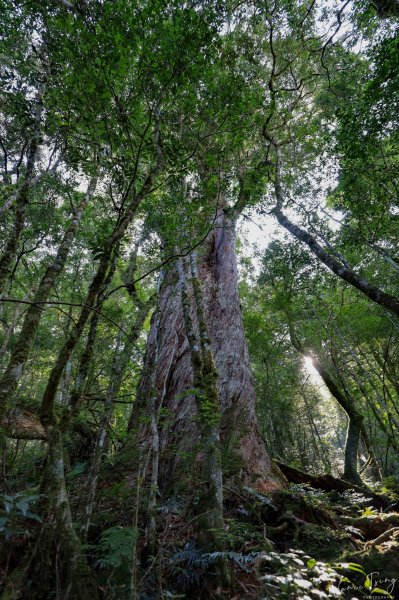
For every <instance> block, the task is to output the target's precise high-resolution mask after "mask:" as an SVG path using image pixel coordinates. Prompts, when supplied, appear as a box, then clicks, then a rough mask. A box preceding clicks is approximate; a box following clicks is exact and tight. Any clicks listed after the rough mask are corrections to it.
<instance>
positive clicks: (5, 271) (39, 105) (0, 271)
mask: <svg viewBox="0 0 399 600" xmlns="http://www.w3.org/2000/svg"><path fill="white" fill-rule="evenodd" d="M43 94H44V85H43V86H42V89H40V90H39V92H38V94H37V98H36V109H35V117H34V128H33V135H32V138H31V140H30V143H29V150H28V157H27V162H26V172H25V177H24V181H23V184H22V185H21V187H20V189H19V191H18V193H17V195H16V199H15V207H14V211H15V218H14V226H13V229H12V231H11V234H10V237H9V239H8V241H7V243H6V245H5V248H4V251H3V254H2V256H1V257H0V296H1V294H2V293H3V291H4V287H5V285H6V283H7V278H8V275H9V273H10V268H11V264H12V262H13V260H14V259H15V256H16V253H17V249H18V243H19V239H20V237H21V233H22V231H23V227H24V219H25V212H26V207H27V205H28V203H29V195H30V188H31V183H32V180H33V173H34V169H35V165H36V160H37V154H38V150H39V139H40V130H41V118H42V113H43Z"/></svg>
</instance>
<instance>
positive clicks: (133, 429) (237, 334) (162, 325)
mask: <svg viewBox="0 0 399 600" xmlns="http://www.w3.org/2000/svg"><path fill="white" fill-rule="evenodd" d="M235 245H236V240H235V220H234V219H233V218H232V217H231V215H230V212H229V210H228V209H227V208H224V207H220V208H219V212H218V215H217V219H216V222H215V226H214V227H213V229H212V231H211V232H210V234H209V236H208V238H207V240H206V244H205V247H204V248H203V252H202V253H201V255H200V256H199V261H198V280H199V282H200V284H201V289H202V295H203V311H204V318H205V321H206V324H207V328H208V331H209V340H210V348H211V350H212V354H213V356H214V362H215V368H216V371H217V392H218V400H219V403H220V412H221V417H220V442H221V451H222V462H223V468H224V476H225V478H227V479H228V478H229V477H230V476H233V475H235V476H236V477H239V479H240V480H241V481H243V482H245V483H247V484H250V485H255V486H256V487H257V488H258V489H259V490H263V491H271V490H274V489H278V488H280V487H282V486H284V485H285V484H286V480H285V478H284V476H283V475H282V474H281V473H280V471H279V469H278V468H276V467H275V466H274V464H273V463H272V461H271V460H270V458H269V456H268V454H267V452H266V449H265V446H264V442H263V439H262V437H261V435H260V432H259V428H258V423H257V416H256V398H255V390H254V381H253V377H252V373H251V369H250V364H249V356H248V348H247V342H246V339H245V335H244V327H243V321H242V315H241V309H240V301H239V296H238V290H237V279H238V277H237V262H236V248H235ZM190 294H193V291H192V290H191V291H190ZM155 325H156V323H155V320H154V318H153V320H152V323H151V328H150V332H149V336H148V341H147V351H146V357H145V362H144V370H143V376H142V378H141V381H140V383H139V386H138V391H137V399H136V402H135V405H134V408H133V412H132V415H131V419H130V423H129V430H130V434H129V438H128V440H127V443H126V446H125V448H124V450H123V451H122V454H123V458H124V461H126V467H127V468H128V461H129V455H130V459H131V462H134V460H135V459H137V455H138V454H141V456H147V454H148V452H149V449H150V440H151V436H150V431H149V427H148V425H145V424H142V423H141V422H140V415H141V414H142V413H143V414H145V410H146V398H147V394H148V390H149V387H150V380H151V372H152V368H151V366H152V364H153V363H154V361H153V354H154V352H155V348H156V347H158V358H157V361H156V365H155V385H156V389H157V402H158V407H159V406H162V407H163V411H162V419H161V420H160V423H159V437H160V440H159V442H160V468H159V472H160V477H159V485H160V489H161V491H165V490H166V489H170V488H172V487H175V488H176V486H175V484H179V481H180V482H181V480H182V475H183V473H185V475H186V476H187V477H188V478H189V477H190V475H191V474H192V469H193V466H194V465H195V463H196V457H197V458H198V456H197V454H198V453H197V449H198V447H199V440H200V426H199V423H198V419H197V407H196V401H195V396H194V395H193V393H192V388H193V386H194V370H193V364H192V356H191V353H190V344H189V341H188V339H187V336H186V332H185V326H184V318H183V309H182V304H181V299H180V293H179V278H178V273H177V269H176V267H171V268H170V269H169V270H168V271H166V272H165V277H164V281H163V284H162V287H161V290H160V296H159V322H158V324H157V325H156V326H155ZM197 331H198V329H197ZM156 337H157V340H156V339H155V338H156ZM155 342H156V343H155ZM213 441H214V440H211V439H209V443H210V444H211V443H213ZM187 457H189V460H187ZM190 461H191V462H190ZM182 470H183V473H182Z"/></svg>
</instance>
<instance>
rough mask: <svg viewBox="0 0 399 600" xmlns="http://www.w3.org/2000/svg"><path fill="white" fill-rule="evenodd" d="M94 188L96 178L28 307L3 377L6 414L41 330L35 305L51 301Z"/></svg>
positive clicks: (0, 395)
mask: <svg viewBox="0 0 399 600" xmlns="http://www.w3.org/2000/svg"><path fill="white" fill-rule="evenodd" d="M95 186H96V178H93V179H92V180H91V181H90V184H89V186H88V188H87V192H86V194H85V196H84V198H83V200H82V202H81V203H80V205H79V206H78V208H77V210H76V212H75V214H74V216H73V218H72V221H71V223H70V224H69V226H68V227H67V229H66V231H65V233H64V236H63V238H62V241H61V243H60V246H59V248H58V251H57V254H56V256H55V258H54V260H53V261H52V262H51V264H50V265H49V266H48V267H47V269H46V271H45V273H44V274H43V277H42V279H41V281H40V283H39V286H38V288H37V290H36V293H35V295H34V297H33V299H32V304H30V305H29V308H28V310H27V311H26V313H25V317H24V321H23V323H22V328H21V333H20V335H19V338H18V341H17V342H16V344H15V346H14V349H13V351H12V353H11V357H10V360H9V363H8V366H7V368H6V370H5V372H4V375H3V376H2V378H1V380H0V410H1V411H2V412H3V413H5V412H7V407H8V406H9V405H10V402H11V400H12V398H13V395H14V393H15V390H16V388H17V385H18V382H19V380H20V378H21V375H22V372H23V369H24V367H25V365H26V362H27V360H28V358H29V354H30V350H31V348H32V344H33V341H34V338H35V335H36V332H37V330H38V327H39V323H40V319H41V315H42V310H43V308H42V307H41V306H40V305H39V304H35V303H36V302H37V303H39V302H40V303H41V302H45V301H46V300H48V298H49V295H50V292H51V290H52V289H53V287H54V284H55V282H56V281H57V279H58V277H59V276H60V275H61V273H62V271H63V269H64V267H65V264H66V262H67V258H68V255H69V252H70V249H71V247H72V243H73V240H74V239H75V235H76V231H77V229H78V226H79V223H80V220H81V217H82V215H83V211H84V209H85V207H86V205H87V204H88V202H89V200H90V198H91V197H92V195H93V193H94V190H95Z"/></svg>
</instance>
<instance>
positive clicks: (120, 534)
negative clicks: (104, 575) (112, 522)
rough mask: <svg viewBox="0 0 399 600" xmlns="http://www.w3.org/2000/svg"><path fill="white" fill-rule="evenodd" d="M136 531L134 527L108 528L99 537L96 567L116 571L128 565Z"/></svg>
mask: <svg viewBox="0 0 399 600" xmlns="http://www.w3.org/2000/svg"><path fill="white" fill-rule="evenodd" d="M137 537H138V531H137V529H136V528H134V527H110V528H109V529H106V530H105V531H104V532H103V533H102V534H101V537H100V541H99V544H98V552H99V555H100V558H99V559H98V560H97V565H98V566H99V567H101V568H110V569H118V568H120V567H122V566H126V564H129V562H130V560H131V558H132V554H133V548H134V544H135V543H136V541H137Z"/></svg>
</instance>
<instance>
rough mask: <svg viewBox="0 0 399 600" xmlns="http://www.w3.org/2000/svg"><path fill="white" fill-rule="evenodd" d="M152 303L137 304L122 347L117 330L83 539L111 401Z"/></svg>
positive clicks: (89, 481)
mask: <svg viewBox="0 0 399 600" xmlns="http://www.w3.org/2000/svg"><path fill="white" fill-rule="evenodd" d="M152 303H153V298H150V299H149V300H148V301H147V302H141V303H140V304H139V307H138V312H137V315H136V318H135V320H134V323H133V325H132V327H131V330H130V332H129V339H128V340H127V341H126V342H125V344H124V346H123V349H122V350H121V349H120V347H121V336H122V331H120V332H119V335H118V341H117V346H116V349H115V354H114V359H113V363H112V368H111V374H110V380H109V385H108V389H107V393H106V397H105V408H104V414H103V416H102V419H101V422H100V427H99V430H98V434H97V440H96V445H95V449H94V453H93V459H92V464H91V469H90V474H89V478H88V492H87V499H86V507H85V522H84V525H83V528H82V530H83V535H84V537H85V538H86V537H87V534H88V531H89V528H90V521H91V516H92V514H93V508H94V501H95V497H96V492H97V484H98V479H99V476H100V469H101V461H102V458H103V456H104V453H105V451H106V447H107V437H108V427H109V423H110V421H111V418H112V412H113V407H114V404H113V401H114V398H115V397H116V396H117V395H118V392H119V390H120V387H121V385H122V381H123V376H124V374H125V372H126V369H127V366H128V364H129V360H130V357H131V354H132V348H133V344H134V343H135V342H136V341H137V339H138V337H139V335H140V333H141V331H142V327H143V324H144V321H145V319H146V318H147V315H148V313H149V311H150V310H151V307H152Z"/></svg>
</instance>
